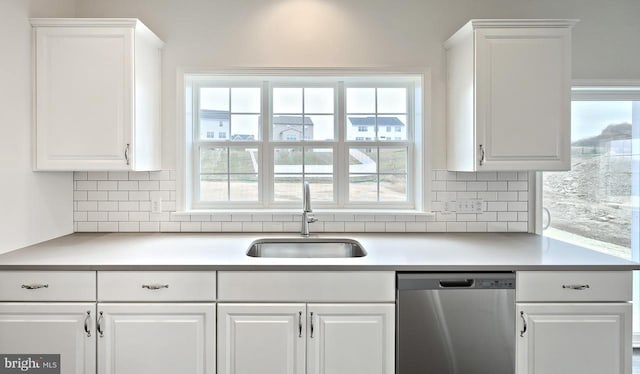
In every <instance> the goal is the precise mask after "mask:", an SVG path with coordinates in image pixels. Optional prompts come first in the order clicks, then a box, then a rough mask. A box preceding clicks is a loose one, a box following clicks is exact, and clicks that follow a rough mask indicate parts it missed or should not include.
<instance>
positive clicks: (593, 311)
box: [516, 303, 632, 374]
mask: <svg viewBox="0 0 640 374" xmlns="http://www.w3.org/2000/svg"><path fill="white" fill-rule="evenodd" d="M516 310H517V316H516V318H517V321H518V331H519V332H518V336H517V338H516V339H517V344H516V357H517V360H516V362H517V374H602V373H611V374H631V349H632V348H631V304H629V303H611V304H604V303H603V304H588V303H584V304H577V303H576V304H518V305H517V309H516ZM525 322H526V328H525Z"/></svg>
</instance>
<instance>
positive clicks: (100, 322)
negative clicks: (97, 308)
mask: <svg viewBox="0 0 640 374" xmlns="http://www.w3.org/2000/svg"><path fill="white" fill-rule="evenodd" d="M103 318H104V316H103V315H102V312H100V316H99V317H98V321H97V322H96V330H98V334H100V337H101V338H102V337H104V331H102V320H103Z"/></svg>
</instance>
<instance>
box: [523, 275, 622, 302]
mask: <svg viewBox="0 0 640 374" xmlns="http://www.w3.org/2000/svg"><path fill="white" fill-rule="evenodd" d="M516 287H517V291H516V299H517V301H629V300H631V298H632V274H631V272H630V271H520V272H518V273H517V277H516Z"/></svg>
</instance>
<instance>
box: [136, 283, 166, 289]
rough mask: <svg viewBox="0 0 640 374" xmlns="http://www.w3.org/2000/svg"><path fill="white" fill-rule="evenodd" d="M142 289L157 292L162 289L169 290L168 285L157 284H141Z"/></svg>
mask: <svg viewBox="0 0 640 374" xmlns="http://www.w3.org/2000/svg"><path fill="white" fill-rule="evenodd" d="M142 288H146V289H148V290H159V289H162V288H169V285H168V284H159V283H154V284H143V285H142Z"/></svg>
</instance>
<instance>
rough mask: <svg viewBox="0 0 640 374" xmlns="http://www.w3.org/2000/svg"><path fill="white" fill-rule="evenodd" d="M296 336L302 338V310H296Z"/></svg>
mask: <svg viewBox="0 0 640 374" xmlns="http://www.w3.org/2000/svg"><path fill="white" fill-rule="evenodd" d="M298 338H302V312H298Z"/></svg>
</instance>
